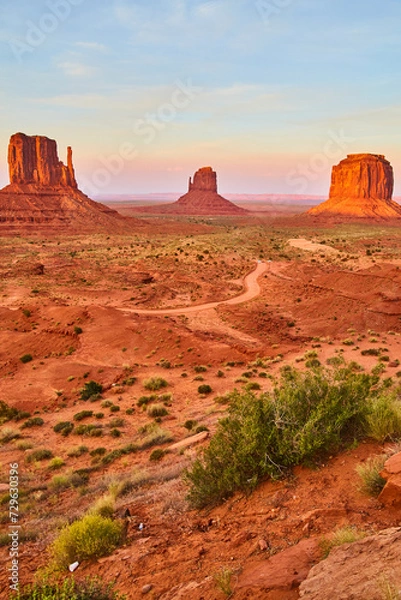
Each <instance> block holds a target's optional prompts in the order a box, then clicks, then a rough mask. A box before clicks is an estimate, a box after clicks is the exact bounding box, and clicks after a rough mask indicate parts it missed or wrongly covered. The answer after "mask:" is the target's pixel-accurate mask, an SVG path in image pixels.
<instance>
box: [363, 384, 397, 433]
mask: <svg viewBox="0 0 401 600" xmlns="http://www.w3.org/2000/svg"><path fill="white" fill-rule="evenodd" d="M366 421H367V434H368V436H369V437H372V438H373V439H375V440H376V441H378V442H384V441H386V440H395V439H398V438H399V437H400V436H401V402H400V401H399V400H398V398H397V395H396V393H395V392H392V391H390V390H388V391H382V392H381V393H380V394H378V396H376V397H374V398H373V399H372V400H371V402H370V405H369V412H368V415H367V417H366Z"/></svg>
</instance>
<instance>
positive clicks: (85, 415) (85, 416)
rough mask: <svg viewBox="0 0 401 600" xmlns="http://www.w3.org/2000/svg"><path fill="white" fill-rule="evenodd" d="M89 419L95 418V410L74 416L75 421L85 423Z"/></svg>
mask: <svg viewBox="0 0 401 600" xmlns="http://www.w3.org/2000/svg"><path fill="white" fill-rule="evenodd" d="M89 417H93V410H82V411H81V412H79V413H76V414H75V415H74V421H83V420H84V419H88V418H89Z"/></svg>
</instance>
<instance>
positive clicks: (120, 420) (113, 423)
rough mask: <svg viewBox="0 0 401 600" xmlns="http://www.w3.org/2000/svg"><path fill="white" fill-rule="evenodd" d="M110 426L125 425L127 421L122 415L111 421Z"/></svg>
mask: <svg viewBox="0 0 401 600" xmlns="http://www.w3.org/2000/svg"><path fill="white" fill-rule="evenodd" d="M109 425H110V427H124V425H125V421H124V419H123V418H122V417H115V418H114V419H111V421H110V423H109Z"/></svg>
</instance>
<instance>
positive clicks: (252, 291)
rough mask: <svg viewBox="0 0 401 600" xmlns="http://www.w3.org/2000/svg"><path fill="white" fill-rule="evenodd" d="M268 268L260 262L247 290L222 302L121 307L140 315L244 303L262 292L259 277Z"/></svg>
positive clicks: (249, 276)
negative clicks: (147, 307)
mask: <svg viewBox="0 0 401 600" xmlns="http://www.w3.org/2000/svg"><path fill="white" fill-rule="evenodd" d="M267 269H268V265H267V264H266V263H264V262H258V263H257V265H256V269H255V270H254V271H252V273H249V274H248V275H247V276H246V277H245V279H244V285H245V292H243V293H242V294H240V295H239V296H235V298H230V299H229V300H221V301H220V302H209V303H208V304H198V305H195V306H183V307H182V308H162V309H153V310H152V309H137V308H123V309H120V310H122V311H124V312H130V313H136V314H138V315H185V314H189V313H196V312H201V311H204V310H210V309H211V308H216V307H217V306H221V305H230V304H231V305H232V304H242V303H243V302H248V301H249V300H253V298H256V297H257V296H259V294H260V287H259V284H258V278H259V277H260V276H261V275H262V274H263V273H264V272H265V271H267Z"/></svg>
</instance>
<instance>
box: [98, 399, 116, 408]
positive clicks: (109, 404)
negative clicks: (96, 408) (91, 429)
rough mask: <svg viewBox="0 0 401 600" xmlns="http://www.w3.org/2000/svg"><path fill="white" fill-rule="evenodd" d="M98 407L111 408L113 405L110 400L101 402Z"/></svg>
mask: <svg viewBox="0 0 401 600" xmlns="http://www.w3.org/2000/svg"><path fill="white" fill-rule="evenodd" d="M100 406H101V407H102V408H110V406H113V403H112V401H111V400H103V402H102V403H101V405H100Z"/></svg>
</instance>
